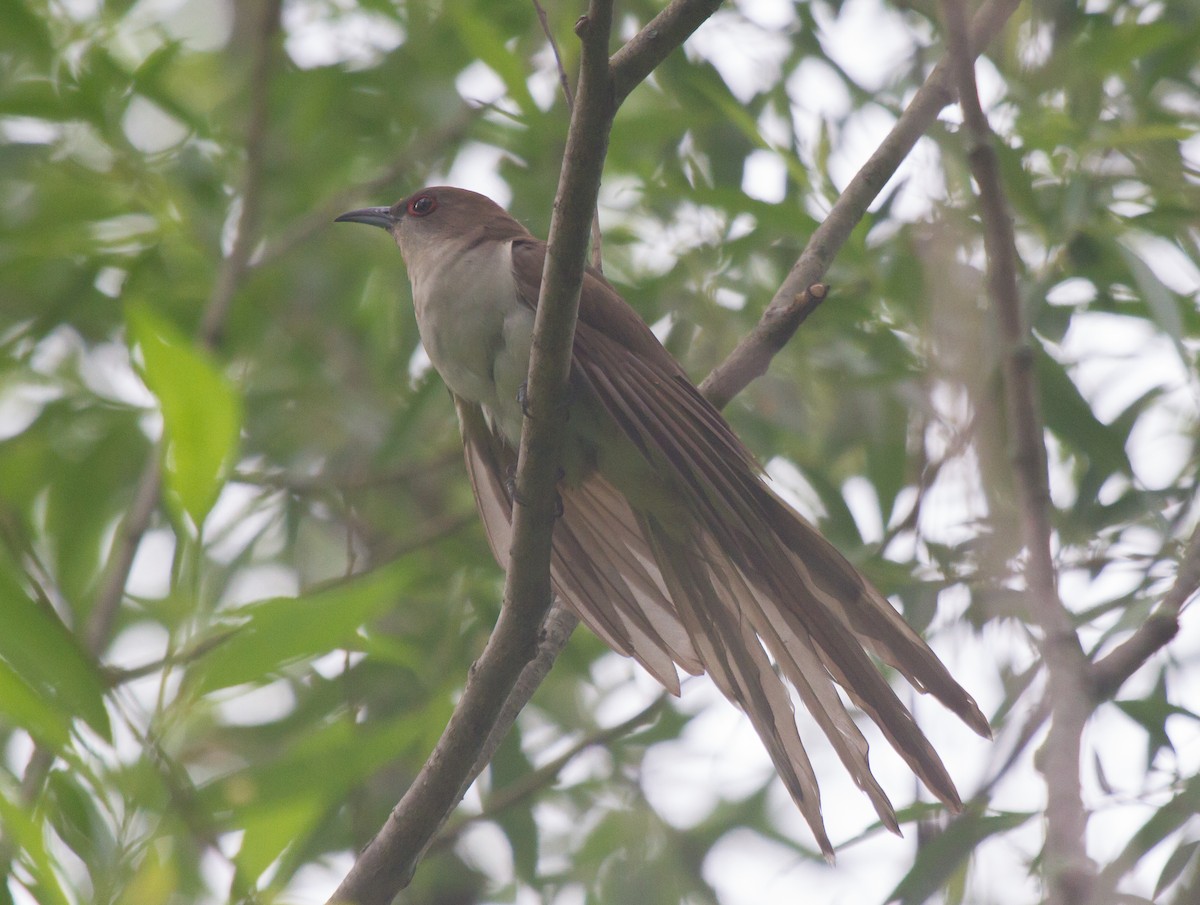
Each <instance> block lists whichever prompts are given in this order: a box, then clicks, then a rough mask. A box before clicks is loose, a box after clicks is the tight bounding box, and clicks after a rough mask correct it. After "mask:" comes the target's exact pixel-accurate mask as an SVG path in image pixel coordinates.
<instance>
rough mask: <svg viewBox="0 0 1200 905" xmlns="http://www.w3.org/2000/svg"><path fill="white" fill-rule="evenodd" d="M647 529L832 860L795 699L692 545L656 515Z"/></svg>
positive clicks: (696, 631) (697, 631)
mask: <svg viewBox="0 0 1200 905" xmlns="http://www.w3.org/2000/svg"><path fill="white" fill-rule="evenodd" d="M643 531H644V533H645V534H646V536H647V537H648V539H649V541H650V543H651V546H652V547H653V548H654V550H655V553H656V554H657V559H658V563H659V566H660V567H661V568H662V574H663V578H664V580H665V581H666V583H667V587H669V588H670V589H671V596H672V598H673V599H674V600H675V602H676V605H677V607H678V612H679V616H680V619H681V621H682V622H683V625H684V627H685V628H686V629H687V631H688V634H689V635H690V636H691V639H692V643H693V645H694V646H695V648H696V650H697V652H698V653H699V655H700V659H701V660H702V661H703V663H704V666H705V669H706V671H707V672H708V674H709V675H710V676H711V677H712V679H713V682H714V683H716V685H717V687H718V688H719V689H720V690H721V692H722V693H723V694H724V695H725V696H726V697H727V698H729V699H730V700H731V701H733V702H735V703H737V704H740V705H741V707H742V709H743V710H744V711H745V713H746V715H747V716H748V717H749V718H750V722H751V724H752V725H753V726H754V729H755V731H756V732H757V733H758V736H759V738H760V739H762V742H763V744H764V745H765V746H766V749H767V752H768V754H770V756H771V760H772V761H773V762H774V764H775V767H776V769H777V770H778V772H779V776H780V778H781V779H782V780H783V783H784V785H785V786H786V787H787V789H788V791H789V792H790V793H791V796H792V799H793V800H794V801H795V802H796V805H797V807H799V808H800V812H801V813H802V814H803V815H804V819H805V820H806V821H807V822H808V825H809V827H810V828H811V829H812V832H813V835H814V836H815V837H816V840H817V844H818V845H819V846H820V847H821V851H822V852H823V853H824V854H825V855H826V857H829V858H832V856H833V845H832V843H830V841H829V837H828V835H827V834H826V832H825V825H824V821H823V820H822V818H821V792H820V788H819V786H818V784H817V776H816V773H815V771H814V770H813V768H812V762H811V761H810V760H809V757H808V752H807V751H805V750H804V745H803V743H802V742H801V741H800V735H799V733H798V732H797V730H796V718H795V711H794V710H793V709H792V702H791V698H790V697H789V696H788V694H787V689H786V688H785V687H784V685H783V684H782V683H781V682H780V681H779V678H778V677H777V676H776V675H775V671H774V669H773V668H772V666H771V662H770V660H769V659H768V658H767V654H766V651H764V650H763V647H762V644H761V643H760V641H759V639H758V636H757V634H756V632H755V627H754V626H753V625H752V624H751V623H750V620H749V618H748V614H747V613H746V612H744V611H741V610H739V609H738V608H736V607H733V606H730V601H729V599H728V598H722V596H721V595H720V594H718V593H717V591H716V584H715V583H714V582H713V581H712V580H711V578H712V576H711V575H709V574H707V570H706V569H698V568H697V565H698V562H697V557H696V553H695V548H694V547H692V546H689V545H688V544H687V543H684V542H680V541H679V540H677V539H676V538H675V537H674V536H673V532H672V531H671V530H668V529H666V528H664V527H663V526H662V525H660V524H658V523H657V522H656V521H655V520H654V518H653V517H648V518H646V519H644V520H643Z"/></svg>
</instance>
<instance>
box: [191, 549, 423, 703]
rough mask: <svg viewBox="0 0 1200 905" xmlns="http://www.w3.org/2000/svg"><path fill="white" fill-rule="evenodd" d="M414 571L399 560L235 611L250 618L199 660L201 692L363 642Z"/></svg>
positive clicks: (237, 615) (255, 679) (250, 679)
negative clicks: (363, 630)
mask: <svg viewBox="0 0 1200 905" xmlns="http://www.w3.org/2000/svg"><path fill="white" fill-rule="evenodd" d="M411 572H412V568H411V565H410V564H409V563H407V562H405V561H404V560H398V561H396V562H394V563H392V564H391V565H388V566H385V567H383V568H380V569H376V570H375V571H374V572H370V573H368V574H366V575H359V576H355V578H353V579H352V580H350V581H345V582H339V583H337V584H335V585H333V586H332V587H326V588H324V589H322V590H318V591H313V592H311V593H309V594H304V595H301V596H300V597H272V598H270V599H267V600H260V601H257V602H255V603H251V604H248V605H247V606H244V607H240V608H238V609H236V610H233V611H232V612H231V613H230V617H231V618H233V619H244V620H245V622H244V623H243V624H242V625H241V626H239V627H238V628H237V630H236V631H235V632H234V633H233V634H232V635H231V636H230V637H229V639H228V640H226V641H224V642H223V643H221V644H220V645H218V646H217V647H216V648H214V649H213V650H212V651H211V652H210V653H209V654H207V655H206V656H205V657H204V658H203V659H202V660H200V661H199V662H198V664H197V667H196V668H197V672H198V674H199V678H198V683H199V684H198V686H197V688H198V690H199V691H200V692H201V693H206V692H210V691H215V690H216V689H218V688H229V687H231V686H233V685H241V684H242V683H244V682H261V681H265V680H268V679H270V678H272V677H273V676H274V675H275V674H277V673H278V671H279V670H280V669H282V668H283V667H285V666H288V665H289V664H292V663H296V662H299V661H301V660H304V659H307V658H311V657H316V656H319V655H321V654H325V653H328V652H329V651H331V650H337V649H339V648H344V647H351V646H353V647H357V646H359V642H358V640H357V639H356V637H355V635H356V632H357V630H358V628H359V627H360V626H361V625H362V624H363V623H364V622H367V621H368V620H370V619H372V618H374V617H375V616H378V615H379V614H381V613H383V612H385V611H387V610H388V609H390V608H391V607H394V606H395V605H396V604H397V603H398V602H399V600H400V597H401V596H402V595H403V594H404V592H405V590H406V589H407V588H408V587H409V584H410V582H411Z"/></svg>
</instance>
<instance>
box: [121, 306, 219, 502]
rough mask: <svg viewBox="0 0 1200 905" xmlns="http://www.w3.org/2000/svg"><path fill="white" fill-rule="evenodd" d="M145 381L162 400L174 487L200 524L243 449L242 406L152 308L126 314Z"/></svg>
mask: <svg viewBox="0 0 1200 905" xmlns="http://www.w3.org/2000/svg"><path fill="white" fill-rule="evenodd" d="M125 318H126V322H127V324H128V325H129V337H130V342H131V343H132V344H134V345H135V346H136V347H137V349H138V350H139V351H140V352H141V357H142V368H141V374H142V378H143V379H144V380H145V381H146V386H147V387H149V388H150V391H151V392H152V393H154V395H155V396H156V397H158V402H159V406H160V407H161V409H162V416H163V434H164V436H165V438H166V446H165V450H164V454H163V461H164V463H165V466H166V479H167V483H168V485H169V486H170V487H171V489H172V490H174V492H175V493H176V494H177V495H178V497H179V501H180V503H181V505H182V507H183V510H184V511H185V512H186V513H187V514H188V515H189V516H190V517H191V519H192V522H193V523H194V524H195V525H196V526H200V525H203V524H204V518H205V516H206V515H208V511H209V510H210V509H211V508H212V505H213V503H215V502H216V499H217V494H218V492H220V489H221V486H222V484H223V483H224V480H225V475H226V474H227V472H228V470H229V467H230V465H231V464H232V462H233V455H234V451H235V449H236V448H237V440H238V430H239V427H240V423H241V403H240V401H239V399H238V395H237V392H236V390H234V388H233V386H232V385H231V384H230V383H229V382H228V381H227V380H226V379H225V377H224V376H223V375H222V374H221V372H220V371H219V370H218V369H217V367H216V366H215V365H214V364H213V362H212V361H210V360H209V358H208V357H207V356H206V355H204V354H203V353H202V352H200V351H199V350H198V349H196V348H195V346H193V345H192V344H191V343H190V342H188V341H187V340H186V339H185V338H184V337H183V336H182V335H181V334H180V333H178V332H177V331H176V330H175V329H174V328H173V327H172V326H171V325H170V324H169V323H168V322H167V321H165V320H163V319H162V318H160V317H159V316H158V315H157V314H155V313H154V312H153V311H152V310H151V309H150V308H149V307H148V306H146V305H138V304H130V305H128V306H127V308H126V312H125Z"/></svg>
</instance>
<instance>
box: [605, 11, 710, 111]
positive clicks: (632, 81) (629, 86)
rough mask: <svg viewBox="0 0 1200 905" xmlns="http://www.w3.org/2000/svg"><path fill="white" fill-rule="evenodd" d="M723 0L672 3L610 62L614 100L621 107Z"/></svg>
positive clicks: (615, 54)
mask: <svg viewBox="0 0 1200 905" xmlns="http://www.w3.org/2000/svg"><path fill="white" fill-rule="evenodd" d="M720 5H721V0H671V2H670V3H668V4H667V7H666V9H664V10H663V11H662V12H661V13H659V14H658V15H657V16H655V17H654V18H653V19H651V20H650V21H649V22H648V23H647V24H646V26H645V27H644V28H642V29H641V30H640V31H639V32H638V33H637V34H636V35H634V37H633V38H631V39H630V40H629V43H627V44H626V45H625V46H624V47H622V48H621V49H620V50H618V51H617V52H616V53H614V54H613V57H612V61H611V68H612V87H613V97H614V99H615V103H616V105H617V106H620V105H621V104H622V103H623V102H624V101H625V98H626V97H628V96H629V92H631V91H632V90H633V89H634V88H636V87H637V86H638V85H640V84H641V83H642V82H644V81H645V80H646V77H647V76H648V75H650V73H652V72H653V71H654V70H655V68H656V67H657V66H658V64H659V63H661V62H662V61H663V60H665V59H666V58H667V57H668V56H670V54H671V51H673V50H674V49H675V48H676V47H679V46H680V45H681V44H682V43H683V42H684V41H686V40H687V39H688V38H689V37H691V35H692V32H694V31H695V30H696V29H697V28H699V27H700V26H701V25H703V24H704V23H705V22H706V21H707V20H708V19H709V17H710V16H712V14H713V13H715V12H716V11H717V8H718V7H719V6H720Z"/></svg>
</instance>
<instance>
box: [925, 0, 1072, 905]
mask: <svg viewBox="0 0 1200 905" xmlns="http://www.w3.org/2000/svg"><path fill="white" fill-rule="evenodd" d="M942 9H943V14H944V16H945V21H946V34H947V43H948V45H949V60H950V66H951V69H952V71H953V75H954V80H955V82H956V84H957V85H958V95H959V103H960V105H961V107H962V112H963V120H964V123H965V125H966V132H967V135H968V140H969V143H970V148H969V153H968V159H969V162H970V166H971V173H972V175H973V176H974V178H975V182H976V184H977V185H978V191H979V210H980V217H981V219H982V221H983V242H984V249H985V252H986V254H987V286H988V296H989V297H990V299H991V303H992V308H993V309H994V310H995V312H996V319H997V321H998V323H999V327H1000V339H1001V342H1002V343H1003V348H1002V349H1001V362H1002V368H1003V373H1004V401H1005V411H1006V415H1007V421H1008V425H1009V432H1010V437H1011V440H1010V442H1011V444H1012V467H1013V476H1014V479H1015V483H1016V487H1017V497H1018V504H1019V508H1020V520H1021V533H1022V539H1023V542H1024V547H1025V556H1026V565H1025V582H1026V585H1027V588H1028V591H1029V595H1030V598H1031V603H1032V608H1033V612H1032V616H1033V619H1034V620H1035V622H1036V623H1037V624H1038V625H1039V626H1040V628H1041V631H1042V639H1041V642H1040V646H1041V651H1042V659H1043V662H1044V663H1045V665H1046V669H1047V672H1048V674H1049V675H1048V694H1049V697H1050V711H1051V716H1052V720H1051V724H1050V731H1049V733H1048V735H1047V738H1046V744H1045V746H1044V748H1043V750H1042V756H1041V758H1040V759H1039V768H1040V770H1041V772H1042V773H1043V775H1044V776H1045V778H1046V790H1047V802H1046V849H1045V855H1046V862H1047V865H1046V866H1047V873H1048V875H1049V878H1050V901H1051V903H1061V905H1077V903H1079V905H1082V903H1085V902H1089V901H1090V900H1091V892H1092V887H1093V883H1094V879H1095V868H1094V865H1093V864H1092V862H1091V861H1090V859H1089V858H1088V856H1087V847H1086V841H1085V838H1084V834H1085V831H1086V828H1087V811H1086V810H1085V809H1084V806H1083V797H1082V792H1081V789H1080V755H1081V750H1082V736H1083V728H1084V725H1085V724H1086V722H1087V719H1088V717H1089V716H1090V715H1091V712H1092V707H1093V698H1092V695H1091V693H1090V683H1089V681H1088V678H1089V676H1088V663H1087V659H1086V657H1085V655H1084V653H1083V649H1082V647H1081V646H1080V644H1079V638H1078V637H1077V636H1076V634H1075V630H1074V627H1073V625H1072V623H1071V617H1070V613H1068V611H1067V609H1066V607H1065V606H1064V605H1063V603H1062V600H1061V598H1060V597H1059V594H1058V586H1057V573H1056V569H1055V565H1054V555H1053V551H1052V547H1051V529H1050V510H1051V506H1052V503H1051V500H1050V483H1049V473H1048V470H1047V465H1046V445H1045V439H1044V431H1043V427H1042V418H1041V412H1040V409H1039V405H1038V389H1037V380H1036V377H1035V375H1034V373H1033V350H1032V346H1031V334H1030V330H1029V327H1028V326H1027V325H1026V324H1025V323H1024V322H1023V316H1022V311H1021V297H1020V292H1019V290H1018V287H1017V268H1018V264H1019V258H1018V256H1017V247H1016V239H1015V236H1014V234H1013V227H1012V218H1011V216H1010V214H1009V211H1008V203H1007V200H1006V199H1005V196H1004V186H1003V182H1002V180H1001V178H1000V169H999V165H998V162H997V160H996V152H995V147H994V141H995V138H994V136H993V134H992V130H991V127H990V126H989V124H988V121H987V117H986V116H985V115H984V112H983V107H982V106H981V105H980V102H979V92H978V89H977V87H976V84H975V65H974V62H973V57H972V53H971V42H970V38H969V37H968V34H967V26H966V16H965V13H964V11H963V6H962V3H961V0H943V3H942Z"/></svg>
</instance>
